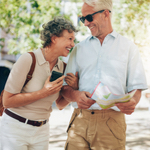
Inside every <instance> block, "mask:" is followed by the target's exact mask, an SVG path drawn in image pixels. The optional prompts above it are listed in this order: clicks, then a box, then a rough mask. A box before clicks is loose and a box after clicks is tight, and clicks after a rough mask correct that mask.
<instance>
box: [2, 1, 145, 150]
mask: <svg viewBox="0 0 150 150" xmlns="http://www.w3.org/2000/svg"><path fill="white" fill-rule="evenodd" d="M112 7H113V6H112V0H84V1H83V5H82V9H81V12H82V17H81V18H80V20H81V21H82V23H83V24H84V25H85V26H87V27H88V28H89V29H90V31H91V36H89V37H88V38H86V39H85V40H84V41H82V42H80V43H78V44H77V45H76V46H75V44H74V40H75V32H77V30H76V29H75V27H74V26H73V25H72V24H71V23H70V22H69V21H67V20H65V19H63V18H60V17H58V18H55V19H54V20H52V21H49V22H48V23H47V24H44V25H43V30H42V31H41V36H40V39H41V40H42V44H43V47H42V48H39V49H37V50H36V51H34V54H35V57H36V66H35V70H34V72H33V78H32V79H31V80H30V81H29V82H28V83H27V84H26V86H24V87H23V84H24V82H25V79H26V75H27V73H28V72H29V69H30V65H31V63H32V57H31V56H30V54H28V53H26V54H23V55H22V56H21V57H20V58H19V60H18V61H17V62H16V63H15V65H14V66H13V69H12V71H11V73H10V76H9V78H8V80H7V83H6V86H5V91H4V98H3V104H4V106H5V111H4V113H3V116H2V118H1V146H2V150H47V149H48V143H49V123H48V119H49V116H50V113H51V111H52V103H53V102H54V101H56V105H57V107H58V108H59V109H63V108H64V107H65V106H67V105H68V104H69V103H72V106H73V107H74V112H73V114H72V118H71V120H70V124H69V127H68V130H67V132H68V138H67V141H66V144H65V150H108V149H109V150H125V142H126V141H125V139H126V123H125V114H132V113H133V112H134V110H135V107H136V105H137V104H138V102H139V100H140V97H141V91H142V90H144V89H147V84H146V79H145V73H144V69H143V66H142V62H141V58H140V54H139V50H138V48H137V46H136V45H135V44H133V43H132V42H131V41H129V40H128V39H126V38H125V37H123V36H121V35H120V34H118V33H117V32H115V31H114V30H113V28H112V23H111V17H112ZM72 47H74V49H73V51H72V52H71V55H70V58H69V61H68V64H67V67H66V70H65V76H62V77H60V78H58V79H57V80H55V81H53V82H50V81H49V80H50V77H51V73H52V71H54V70H55V71H57V72H63V69H64V65H63V62H62V61H61V60H59V59H58V57H59V56H67V55H68V53H69V51H70V49H71V48H72ZM99 81H101V82H102V83H104V84H105V85H107V86H108V87H109V89H110V90H111V92H112V93H115V94H117V95H122V94H126V93H128V92H131V91H133V90H135V89H136V90H137V91H136V93H135V95H134V96H133V98H131V99H130V101H129V102H126V103H117V104H115V106H113V107H111V108H109V109H105V110H104V109H101V108H100V107H99V105H98V104H97V103H95V100H93V99H91V98H90V97H91V94H92V92H93V90H94V89H95V86H96V85H97V84H98V83H99ZM22 87H23V88H22ZM18 118H21V119H22V120H25V121H21V119H18ZM34 122H35V124H34ZM37 122H38V123H37Z"/></svg>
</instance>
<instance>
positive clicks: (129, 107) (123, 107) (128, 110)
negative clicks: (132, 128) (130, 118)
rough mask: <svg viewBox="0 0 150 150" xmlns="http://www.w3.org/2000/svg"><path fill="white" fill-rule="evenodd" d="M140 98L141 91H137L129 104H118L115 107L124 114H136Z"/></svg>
mask: <svg viewBox="0 0 150 150" xmlns="http://www.w3.org/2000/svg"><path fill="white" fill-rule="evenodd" d="M140 98H141V90H137V91H136V93H135V94H134V96H133V98H131V99H130V101H129V102H126V103H117V104H115V105H116V106H117V107H118V108H119V109H120V111H121V112H122V113H124V114H127V115H131V114H132V113H133V112H134V110H135V107H136V105H137V104H138V102H139V100H140Z"/></svg>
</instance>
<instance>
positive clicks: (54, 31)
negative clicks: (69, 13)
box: [40, 17, 78, 48]
mask: <svg viewBox="0 0 150 150" xmlns="http://www.w3.org/2000/svg"><path fill="white" fill-rule="evenodd" d="M42 27H43V30H42V31H41V32H40V39H41V40H42V45H43V48H45V47H47V46H50V45H51V42H52V41H51V38H52V36H57V37H61V36H62V33H63V31H64V30H68V32H69V33H72V32H78V30H77V29H76V28H75V27H74V26H73V24H72V23H71V22H70V21H69V20H66V19H64V18H63V17H55V18H54V19H53V20H51V21H49V22H48V23H45V24H43V25H42Z"/></svg>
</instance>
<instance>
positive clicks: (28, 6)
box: [0, 0, 71, 54]
mask: <svg viewBox="0 0 150 150" xmlns="http://www.w3.org/2000/svg"><path fill="white" fill-rule="evenodd" d="M60 2H61V0H44V1H42V0H28V1H27V0H1V1H0V20H1V22H0V28H1V29H2V30H3V31H5V32H6V33H9V34H10V35H12V36H13V37H14V38H13V39H11V40H9V45H8V47H9V49H10V51H9V53H11V54H18V53H24V52H27V51H33V50H34V49H36V48H37V47H39V46H40V44H41V42H40V40H39V33H40V27H41V26H42V24H43V23H46V22H48V21H49V20H51V19H53V18H54V17H55V16H60V15H61V7H62V6H61V3H60ZM70 15H71V14H67V15H64V17H65V18H67V19H68V18H69V17H70Z"/></svg>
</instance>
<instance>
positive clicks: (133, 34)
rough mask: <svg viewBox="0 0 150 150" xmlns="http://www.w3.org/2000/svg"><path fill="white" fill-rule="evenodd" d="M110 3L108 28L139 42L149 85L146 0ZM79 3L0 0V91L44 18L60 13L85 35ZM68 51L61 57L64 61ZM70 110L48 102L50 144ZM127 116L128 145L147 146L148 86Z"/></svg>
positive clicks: (62, 135) (60, 143) (130, 148)
mask: <svg viewBox="0 0 150 150" xmlns="http://www.w3.org/2000/svg"><path fill="white" fill-rule="evenodd" d="M113 4H114V6H113V16H112V24H113V29H114V30H116V31H117V32H119V33H120V34H121V35H123V36H125V37H127V38H128V39H130V40H132V41H133V42H134V43H135V44H136V45H137V46H138V47H139V50H140V54H141V57H142V61H143V65H144V69H145V73H146V77H147V83H148V86H149V87H150V0H113ZM81 6H82V0H44V1H42V0H0V92H1V90H2V89H3V88H4V84H5V82H6V80H7V77H8V75H9V72H10V70H11V68H12V66H13V64H14V63H15V62H16V61H17V59H18V58H19V56H20V55H21V54H23V53H25V52H28V51H34V50H35V49H37V48H38V47H40V46H41V41H40V39H39V32H40V29H41V27H42V24H43V23H46V22H48V21H49V20H51V19H53V18H54V17H55V16H64V17H65V18H67V19H70V20H71V21H72V22H73V23H74V25H75V26H76V27H77V28H78V29H79V30H80V32H79V33H77V34H76V40H75V43H78V42H80V41H82V40H84V39H85V38H86V37H87V36H89V35H90V31H89V30H88V28H86V27H84V25H83V24H82V23H81V22H80V20H79V18H80V16H81ZM68 57H69V55H68ZM68 57H66V58H63V57H62V58H60V59H62V60H63V61H65V62H67V61H68ZM72 111H73V108H72V107H71V106H70V105H69V106H68V107H67V108H65V109H64V110H62V111H59V110H58V109H57V108H56V106H55V103H54V104H53V112H52V114H51V117H50V149H52V150H62V149H63V147H64V144H65V140H66V138H67V134H66V129H67V125H68V123H69V119H70V117H71V114H72ZM126 119H127V125H128V127H127V143H126V146H127V150H138V149H139V150H150V90H149V89H148V90H146V91H143V93H142V97H141V101H140V102H139V104H138V105H137V108H136V111H135V113H133V114H132V115H130V116H126Z"/></svg>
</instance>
